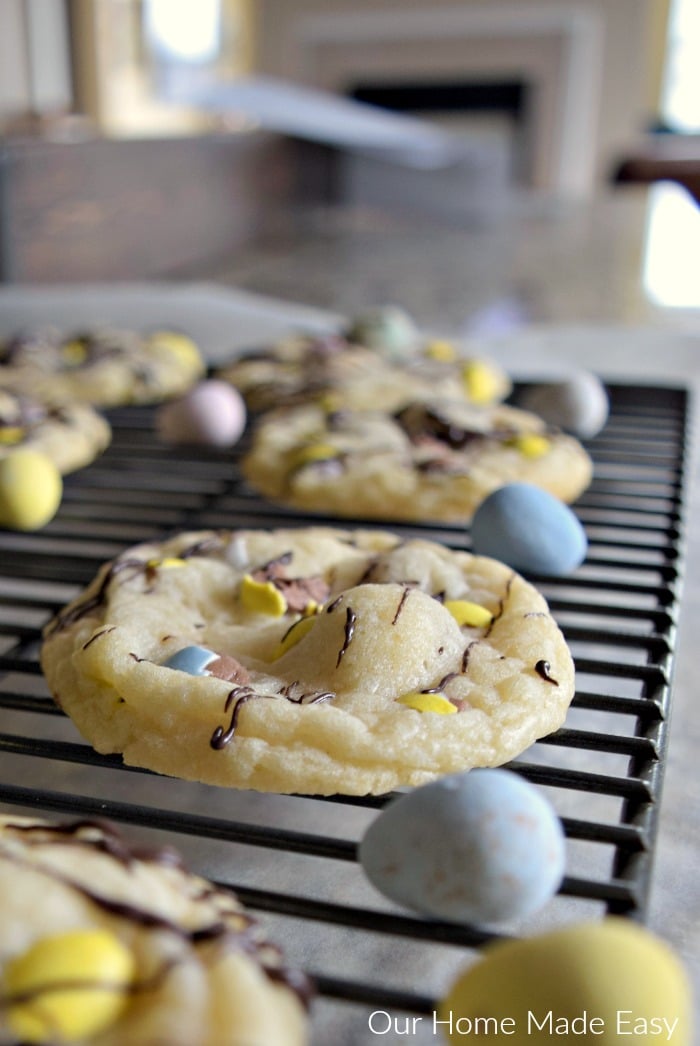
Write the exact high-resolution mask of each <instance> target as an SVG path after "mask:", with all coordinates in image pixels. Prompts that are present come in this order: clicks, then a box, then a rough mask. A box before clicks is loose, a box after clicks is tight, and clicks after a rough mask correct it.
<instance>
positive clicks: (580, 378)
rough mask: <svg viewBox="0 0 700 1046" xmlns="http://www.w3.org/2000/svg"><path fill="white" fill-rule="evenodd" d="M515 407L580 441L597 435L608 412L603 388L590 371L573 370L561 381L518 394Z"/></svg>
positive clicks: (608, 408) (598, 379) (606, 398)
mask: <svg viewBox="0 0 700 1046" xmlns="http://www.w3.org/2000/svg"><path fill="white" fill-rule="evenodd" d="M518 406H520V407H522V408H523V409H524V410H530V411H532V412H533V413H534V414H539V416H540V417H541V418H542V419H543V420H544V421H546V422H547V423H548V424H550V425H556V426H558V427H559V428H562V429H566V431H567V432H572V433H573V434H574V435H575V436H581V437H582V438H584V439H591V438H592V437H593V436H596V435H597V434H598V433H599V432H600V430H601V429H602V428H603V426H604V425H605V422H606V421H607V419H608V413H609V410H610V404H609V400H608V394H607V392H606V390H605V386H604V385H603V383H602V381H601V380H600V378H599V377H598V376H597V375H595V374H591V373H590V371H577V372H576V373H575V374H572V375H571V376H570V377H569V378H566V379H565V380H562V381H558V382H552V383H548V384H546V385H536V386H533V387H532V388H530V389H527V390H525V391H524V392H523V393H522V395H521V396H520V397H519V399H518Z"/></svg>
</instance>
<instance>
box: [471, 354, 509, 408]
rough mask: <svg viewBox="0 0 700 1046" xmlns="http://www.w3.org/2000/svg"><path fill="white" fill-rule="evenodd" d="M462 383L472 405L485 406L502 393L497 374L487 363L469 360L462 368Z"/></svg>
mask: <svg viewBox="0 0 700 1046" xmlns="http://www.w3.org/2000/svg"><path fill="white" fill-rule="evenodd" d="M462 381H463V382H464V387H465V389H466V392H467V396H468V397H469V399H470V400H471V402H472V403H476V404H477V405H478V406H484V405H486V404H488V403H492V402H493V401H494V400H495V399H496V398H497V396H498V393H499V391H500V382H499V379H498V375H497V374H496V372H495V371H494V370H493V369H492V368H491V367H489V365H488V364H487V363H482V362H481V361H480V360H469V362H468V363H465V364H464V367H463V368H462Z"/></svg>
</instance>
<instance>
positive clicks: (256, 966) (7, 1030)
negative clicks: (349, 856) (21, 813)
mask: <svg viewBox="0 0 700 1046" xmlns="http://www.w3.org/2000/svg"><path fill="white" fill-rule="evenodd" d="M0 897H1V898H2V901H1V903H2V925H1V927H0V942H1V944H0V956H1V957H0V1038H2V1041H3V1042H20V1041H21V1042H25V1041H27V1042H29V1041H31V1042H78V1041H79V1042H81V1043H95V1044H99V1046H123V1044H124V1043H129V1044H130V1046H131V1044H133V1046H138V1044H139V1043H144V1044H146V1043H154V1042H163V1043H165V1042H167V1043H168V1044H169V1046H237V1044H240V1043H244V1042H246V1043H248V1042H250V1043H253V1042H254V1043H256V1044H259V1046H302V1044H303V1043H305V1042H306V1041H307V1016H306V1011H307V1008H308V1004H309V1000H310V996H311V985H310V983H309V981H308V980H307V978H306V977H305V976H304V975H303V974H302V973H301V972H297V971H293V970H291V969H288V968H287V967H286V966H285V964H284V962H283V958H282V955H281V953H280V951H279V949H278V948H277V947H276V946H275V945H274V944H272V943H270V942H269V941H268V940H267V939H266V937H265V936H264V934H263V931H262V927H261V926H260V925H259V924H258V923H257V922H256V921H255V920H254V919H253V918H252V917H251V916H250V915H249V914H248V913H247V912H246V911H245V910H244V909H243V907H242V905H241V904H240V903H239V902H238V900H237V898H236V897H235V895H234V894H233V892H232V891H230V890H226V889H224V888H223V887H218V886H215V885H214V884H212V883H211V882H208V881H207V880H205V879H202V878H200V877H199V876H196V875H194V874H192V873H190V872H189V871H187V869H185V868H184V867H183V865H182V863H181V861H180V859H179V857H178V855H177V853H176V852H175V851H174V850H171V849H166V848H164V849H159V850H156V849H153V850H145V849H137V848H133V847H130V846H129V845H128V844H127V842H126V840H125V839H124V838H123V837H122V835H121V833H120V832H119V831H118V830H117V829H116V827H115V826H113V825H111V824H109V823H107V822H104V821H96V820H95V821H93V820H79V821H73V822H69V823H59V824H50V823H48V822H46V821H39V820H34V819H29V818H24V817H11V816H8V815H4V816H2V817H0Z"/></svg>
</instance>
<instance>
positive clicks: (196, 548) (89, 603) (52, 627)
mask: <svg viewBox="0 0 700 1046" xmlns="http://www.w3.org/2000/svg"><path fill="white" fill-rule="evenodd" d="M221 548H223V543H222V540H221V538H220V536H219V535H209V536H207V537H206V538H203V539H202V540H200V541H196V542H195V543H194V544H192V545H190V546H189V547H188V548H184V549H183V550H182V552H178V553H177V556H178V558H179V559H190V558H191V557H192V556H206V555H208V554H210V553H211V552H214V551H219V550H220V549H221ZM128 569H131V570H132V571H133V574H132V576H133V577H136V576H137V575H138V574H139V573H143V574H144V576H145V577H147V578H150V577H152V576H153V574H154V573H155V570H154V568H153V566H149V561H148V560H147V559H139V558H137V557H135V556H125V557H124V558H118V559H115V560H112V562H111V563H109V564H108V565H107V567H106V569H105V572H104V575H103V577H102V580H101V582H100V584H99V585H98V588H97V590H96V591H95V592H94V593H93V595H91V596H88V597H87V598H86V599H83V600H81V601H79V602H77V603H72V604H71V605H70V606H68V607H66V608H65V609H64V610H63V611H62V612H61V613H59V614H58V615H57V616H56V617H55V618H54V619H53V621H51V622H50V623H49V624H48V625H47V628H46V633H45V634H46V635H47V636H50V635H52V634H53V633H54V632H58V631H59V630H60V629H62V628H68V627H69V626H70V625H73V624H75V622H76V621H79V620H80V619H81V618H82V617H86V616H87V615H88V614H91V613H92V612H93V610H97V609H98V608H99V607H100V606H102V604H103V603H104V602H105V601H106V599H107V591H108V589H109V586H110V584H111V583H112V581H113V579H114V578H115V577H116V575H117V574H121V573H122V571H124V570H128ZM94 638H97V637H94Z"/></svg>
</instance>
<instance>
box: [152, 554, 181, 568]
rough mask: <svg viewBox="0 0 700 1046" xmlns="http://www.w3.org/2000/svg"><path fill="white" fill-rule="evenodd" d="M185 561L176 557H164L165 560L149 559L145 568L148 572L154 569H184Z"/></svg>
mask: <svg viewBox="0 0 700 1046" xmlns="http://www.w3.org/2000/svg"><path fill="white" fill-rule="evenodd" d="M184 565H185V560H184V559H178V557H177V556H166V557H165V559H149V560H147V562H146V566H147V567H148V568H149V570H155V569H156V567H165V568H168V567H184Z"/></svg>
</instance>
